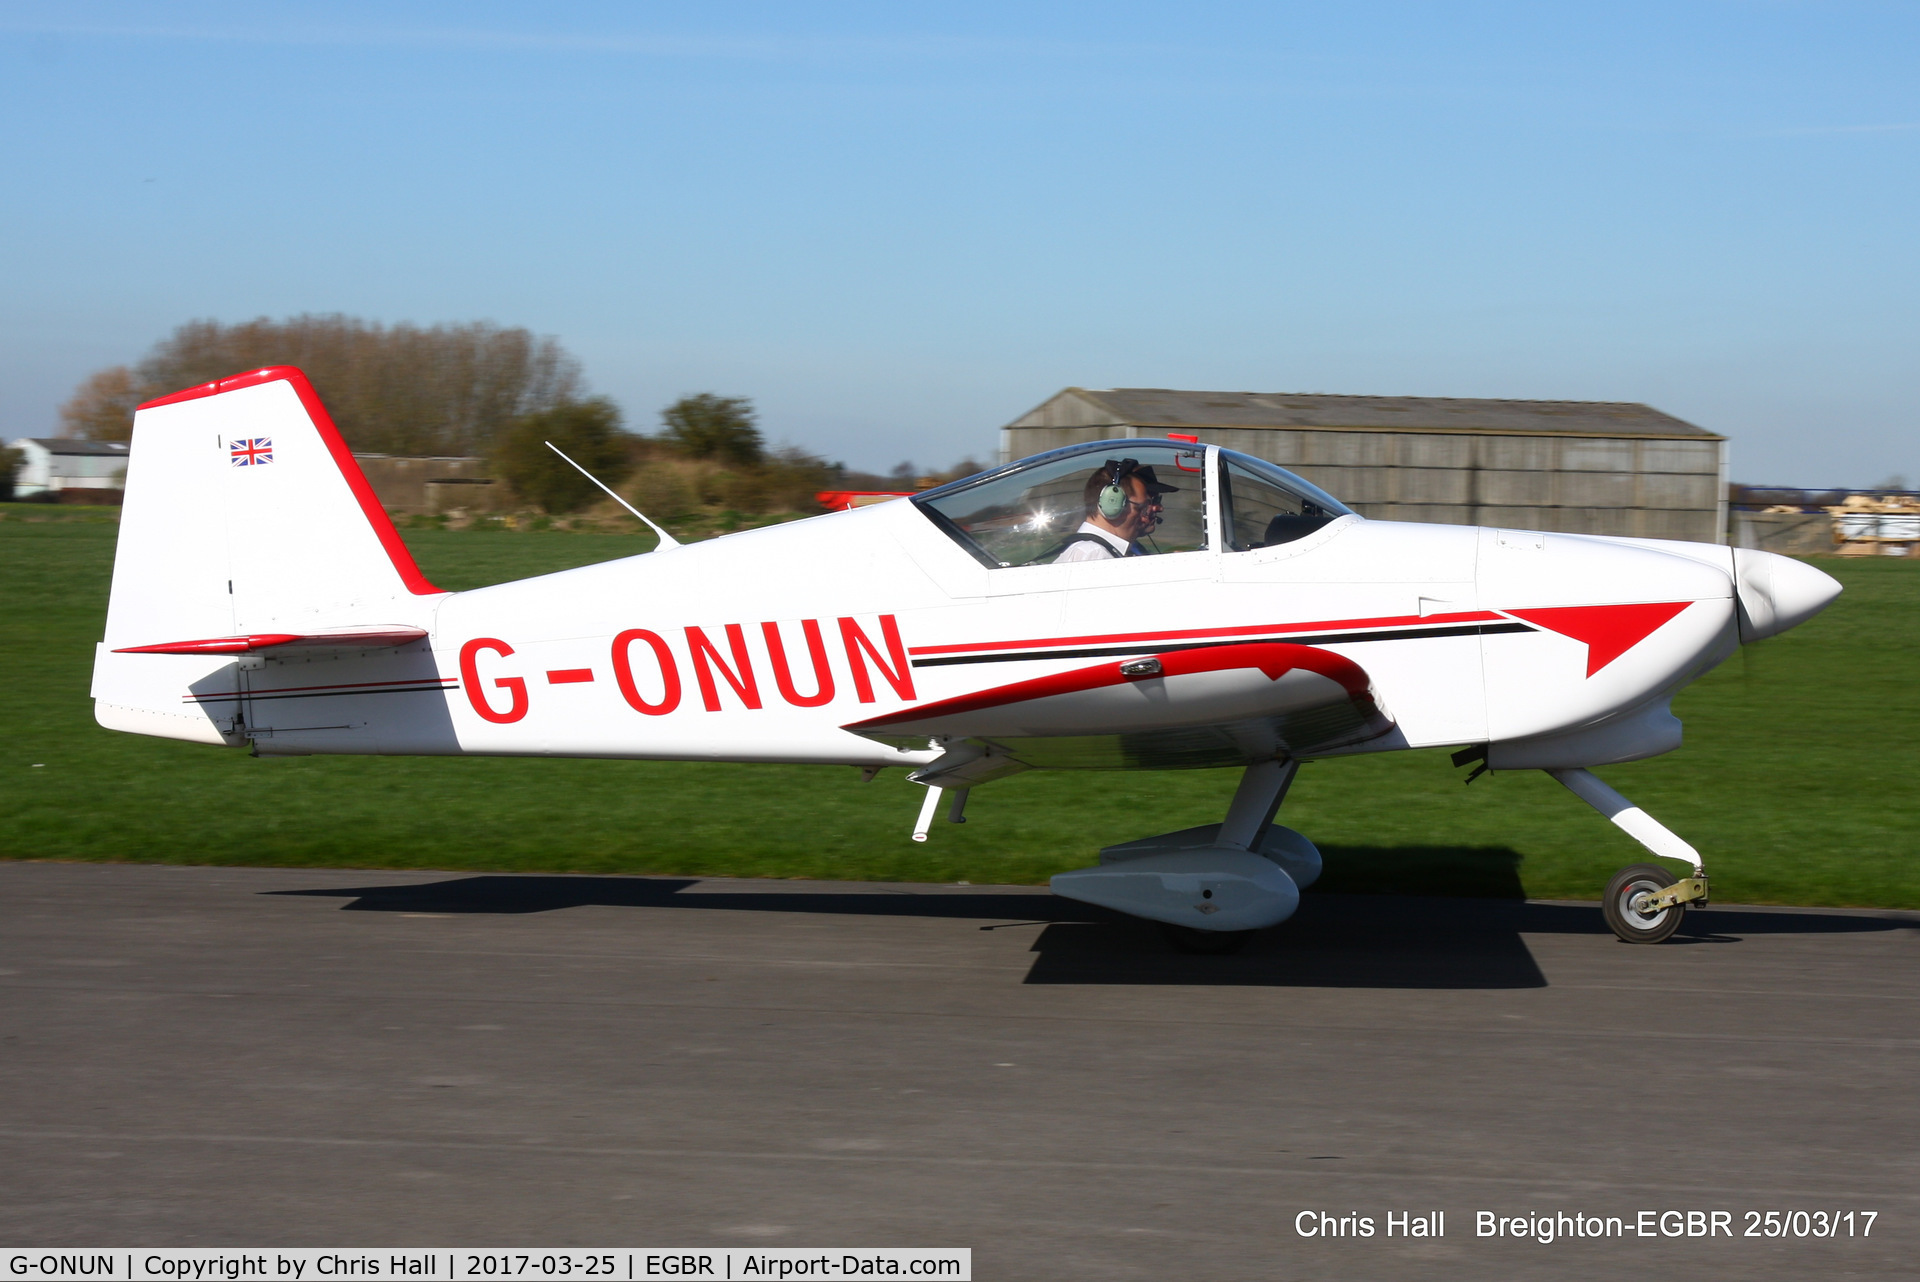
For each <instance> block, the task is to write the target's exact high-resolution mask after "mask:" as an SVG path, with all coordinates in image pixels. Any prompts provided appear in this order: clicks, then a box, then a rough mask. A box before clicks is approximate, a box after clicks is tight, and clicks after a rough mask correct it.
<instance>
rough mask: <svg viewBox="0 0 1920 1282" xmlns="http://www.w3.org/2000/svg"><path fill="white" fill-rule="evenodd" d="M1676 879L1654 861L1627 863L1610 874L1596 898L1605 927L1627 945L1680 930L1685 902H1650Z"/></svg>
mask: <svg viewBox="0 0 1920 1282" xmlns="http://www.w3.org/2000/svg"><path fill="white" fill-rule="evenodd" d="M1678 881H1679V878H1677V877H1675V876H1674V875H1673V874H1672V873H1670V872H1668V871H1667V870H1666V869H1665V868H1662V867H1660V865H1658V864H1630V865H1628V866H1627V867H1625V868H1622V869H1621V870H1620V871H1619V872H1617V873H1615V874H1613V880H1611V881H1609V882H1608V883H1607V890H1606V894H1605V895H1604V896H1602V897H1601V900H1600V915H1601V916H1602V917H1604V918H1606V922H1607V927H1608V928H1609V929H1610V930H1612V931H1613V933H1614V934H1616V935H1618V936H1620V938H1622V939H1624V940H1625V941H1626V942H1628V943H1629V944H1657V943H1659V942H1660V941H1661V940H1663V939H1665V938H1667V937H1668V936H1669V935H1671V934H1673V932H1674V931H1676V930H1678V929H1680V919H1681V918H1682V917H1684V916H1686V913H1687V906H1686V905H1685V904H1657V903H1650V902H1649V901H1652V900H1659V899H1660V898H1661V892H1662V891H1664V890H1666V889H1667V888H1668V887H1670V886H1672V885H1674V884H1676V883H1677V882H1678Z"/></svg>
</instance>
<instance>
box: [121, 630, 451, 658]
mask: <svg viewBox="0 0 1920 1282" xmlns="http://www.w3.org/2000/svg"><path fill="white" fill-rule="evenodd" d="M426 635H427V630H426V629H425V628H408V627H377V628H326V629H322V630H321V631H318V632H306V633H298V632H255V633H252V634H251V635H248V636H243V637H208V638H206V639H204V640H200V641H163V642H161V643H160V644H159V645H129V646H122V647H120V648H119V649H117V650H115V651H114V653H115V654H271V653H273V652H274V651H276V650H385V649H390V648H392V647H394V646H402V645H411V644H412V643H413V642H415V641H422V640H425V639H426Z"/></svg>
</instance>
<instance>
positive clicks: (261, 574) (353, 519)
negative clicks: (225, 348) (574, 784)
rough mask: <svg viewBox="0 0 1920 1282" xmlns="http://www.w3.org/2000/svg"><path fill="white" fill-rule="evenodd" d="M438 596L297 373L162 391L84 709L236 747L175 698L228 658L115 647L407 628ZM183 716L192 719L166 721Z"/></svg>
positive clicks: (138, 445) (137, 442) (137, 458)
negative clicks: (92, 706)
mask: <svg viewBox="0 0 1920 1282" xmlns="http://www.w3.org/2000/svg"><path fill="white" fill-rule="evenodd" d="M439 595H440V589H438V588H436V587H434V586H433V585H432V584H431V583H429V582H427V580H426V578H425V577H424V576H423V575H422V574H421V573H420V570H419V568H418V567H417V566H415V564H414V562H413V557H412V555H411V554H410V553H409V552H408V551H407V548H406V545H405V544H404V543H402V542H401V540H400V535H399V533H398V532H397V531H396V530H395V529H394V528H393V522H392V521H390V520H388V519H387V514H386V512H385V511H384V510H383V509H382V508H381V507H380V503H379V500H378V499H376V498H375V497H374V493H373V489H372V487H371V486H369V485H368V484H367V479H366V477H365V475H363V474H362V473H361V471H360V466H359V464H357V463H355V462H354V459H353V455H352V453H351V452H350V451H349V450H348V448H347V445H346V442H345V441H343V440H342V439H341V437H340V433H339V431H338V430H337V429H336V428H335V427H334V425H333V421H332V420H331V419H330V418H328V416H327V412H326V410H325V408H323V407H322V406H321V404H320V398H319V397H318V396H317V395H316V394H315V393H314V390H313V385H312V384H311V383H309V382H308V381H307V377H306V375H305V374H303V373H301V372H300V371H299V370H297V369H293V368H291V367H289V366H274V367H271V368H268V369H259V370H254V371H253V372H251V373H248V374H240V375H237V376H235V377H233V378H228V379H222V380H220V381H219V382H217V383H208V384H205V385H203V386H200V387H194V388H189V389H188V390H186V391H184V392H176V393H175V394H173V395H172V396H163V397H161V398H160V399H159V400H155V401H149V402H147V403H146V404H145V405H142V406H141V407H140V409H139V412H138V413H137V414H135V416H134V427H133V449H132V451H131V454H130V455H129V457H128V461H127V489H126V506H125V507H124V508H123V509H122V513H121V522H120V540H119V546H118V548H117V550H116V552H115V555H114V566H113V590H112V596H111V597H110V598H109V600H108V604H107V628H106V639H105V642H104V643H103V644H102V646H101V647H100V652H99V654H98V656H97V658H96V661H95V665H94V697H95V699H96V701H97V706H96V716H97V717H98V718H99V720H100V722H101V724H102V725H108V726H110V727H111V728H114V729H126V730H136V731H139V732H141V733H147V734H163V735H167V736H168V737H174V738H187V739H197V740H200V741H203V742H229V743H231V742H236V741H237V740H236V739H235V738H233V737H232V729H233V728H232V727H228V728H226V729H224V730H222V729H221V728H220V727H219V726H218V725H210V724H208V722H209V718H208V716H207V715H206V714H204V713H198V712H197V711H196V710H195V709H194V708H192V707H191V706H189V707H186V708H183V706H182V705H183V697H184V696H183V693H182V692H183V690H184V689H186V688H189V687H191V688H194V689H198V688H199V684H200V683H204V682H205V681H207V680H210V679H214V678H215V677H216V669H217V667H218V665H221V664H225V665H227V666H228V667H229V668H230V667H231V662H232V661H231V659H230V658H226V657H222V656H217V655H216V656H209V655H206V654H201V655H191V654H180V653H171V654H166V653H162V654H154V653H149V654H125V653H115V652H116V651H125V650H128V649H133V648H141V647H156V646H158V647H174V646H176V645H178V644H179V643H184V642H195V641H206V640H210V639H217V638H232V637H244V636H246V635H248V634H263V633H279V634H307V633H312V632H315V631H320V630H326V629H339V628H367V627H378V626H387V625H395V626H409V625H418V624H420V623H422V622H424V621H429V620H430V617H431V614H432V609H433V605H434V604H435V603H436V600H435V599H436V598H437V597H439ZM189 669H191V671H189ZM189 702H190V701H189ZM114 709H118V710H119V711H118V712H116V711H114ZM122 713H124V714H126V715H121V714H122ZM146 713H151V714H156V715H159V716H161V717H163V718H164V720H162V721H159V722H155V721H153V720H152V717H150V716H147V715H144V714H146ZM135 714H142V715H135ZM183 717H184V719H185V720H186V722H188V723H189V724H188V725H186V726H184V727H182V726H180V725H177V724H174V723H175V722H177V721H179V720H180V719H182V718H183ZM129 722H133V723H137V724H129Z"/></svg>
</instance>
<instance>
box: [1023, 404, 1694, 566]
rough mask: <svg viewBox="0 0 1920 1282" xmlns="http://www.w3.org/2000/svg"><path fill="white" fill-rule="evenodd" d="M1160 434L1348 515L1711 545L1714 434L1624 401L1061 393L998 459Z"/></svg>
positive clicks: (1027, 420)
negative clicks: (1263, 472) (1286, 475)
mask: <svg viewBox="0 0 1920 1282" xmlns="http://www.w3.org/2000/svg"><path fill="white" fill-rule="evenodd" d="M1169 432H1182V433H1187V434H1190V435H1193V436H1197V437H1199V438H1200V440H1201V441H1203V442H1205V443H1207V444H1210V445H1220V446H1224V447H1226V448H1228V449H1234V450H1240V451H1241V452H1243V453H1246V454H1253V455H1256V456H1258V457H1260V458H1264V459H1270V460H1271V461H1273V462H1275V463H1278V464H1280V465H1281V466H1282V467H1285V468H1289V469H1291V470H1293V471H1295V472H1298V473H1299V474H1300V475H1301V476H1304V477H1305V478H1306V479H1308V480H1309V481H1312V482H1313V483H1314V484H1315V485H1318V486H1320V487H1321V488H1322V489H1324V490H1326V491H1328V492H1329V493H1330V494H1332V495H1333V496H1334V497H1335V498H1337V499H1339V500H1341V501H1342V502H1344V503H1346V504H1347V505H1348V506H1349V507H1351V508H1353V509H1354V510H1355V511H1356V512H1359V513H1360V514H1361V515H1363V516H1369V517H1377V518H1381V519H1385V520H1398V521H1435V522H1441V523H1445V524H1450V525H1499V526H1507V527H1511V528H1519V529H1529V530H1561V531H1566V532H1568V533H1573V534H1627V535H1637V536H1640V537H1644V538H1660V539H1691V540H1695V541H1698V542H1702V543H1719V542H1723V541H1724V539H1725V533H1724V532H1725V530H1726V525H1727V511H1726V503H1727V498H1726V496H1727V440H1726V438H1725V437H1724V436H1718V435H1716V434H1714V433H1712V432H1709V431H1706V430H1705V429H1703V428H1699V427H1695V426H1694V425H1693V424H1691V423H1688V422H1684V421H1682V420H1680V419H1677V418H1674V417H1673V416H1672V415H1670V414H1662V413H1661V412H1660V411H1659V410H1656V409H1653V408H1651V407H1650V406H1646V405H1636V404H1629V403H1624V402H1620V403H1615V402H1606V401H1491V400H1455V399H1451V398H1448V397H1440V396H1318V395H1314V396H1305V395H1298V396H1297V395H1291V394H1288V393H1278V392H1276V393H1261V392H1181V391H1169V390H1166V389H1163V388H1117V389H1114V390H1111V391H1087V390H1085V389H1083V388H1078V387H1069V388H1067V389H1066V390H1065V391H1063V392H1060V393H1059V394H1058V395H1056V396H1054V397H1052V398H1051V399H1050V400H1048V401H1047V402H1046V403H1045V404H1043V405H1041V406H1039V407H1038V408H1036V409H1034V410H1032V411H1031V412H1029V413H1026V414H1023V415H1021V416H1020V417H1019V418H1017V419H1015V420H1014V421H1013V422H1011V423H1009V424H1007V426H1006V427H1004V428H1002V429H1001V433H1000V453H1001V460H1002V461H1003V462H1005V461H1009V460H1012V459H1016V458H1023V457H1025V456H1026V455H1029V454H1038V453H1040V452H1041V451H1043V450H1051V449H1058V448H1059V447H1061V446H1063V445H1077V444H1080V443H1081V442H1084V441H1097V440H1100V439H1102V438H1104V437H1132V436H1165V435H1166V434H1167V433H1169Z"/></svg>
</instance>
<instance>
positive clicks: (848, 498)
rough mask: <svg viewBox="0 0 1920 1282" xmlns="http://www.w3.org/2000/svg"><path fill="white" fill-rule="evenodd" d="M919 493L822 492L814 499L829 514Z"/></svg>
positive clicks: (893, 491) (907, 491) (900, 491)
mask: <svg viewBox="0 0 1920 1282" xmlns="http://www.w3.org/2000/svg"><path fill="white" fill-rule="evenodd" d="M919 492H920V491H918V490H821V491H820V492H819V493H817V494H815V495H814V496H813V497H814V498H815V499H816V500H818V501H819V503H820V506H821V507H824V508H825V509H827V511H829V512H845V511H848V510H850V509H852V508H856V507H866V506H867V505H868V504H869V503H885V502H886V501H887V500H888V499H904V498H908V497H910V496H912V495H915V494H918V493H919Z"/></svg>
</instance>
